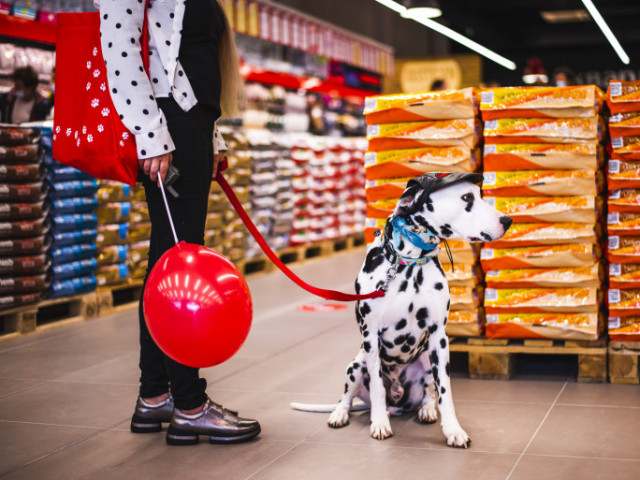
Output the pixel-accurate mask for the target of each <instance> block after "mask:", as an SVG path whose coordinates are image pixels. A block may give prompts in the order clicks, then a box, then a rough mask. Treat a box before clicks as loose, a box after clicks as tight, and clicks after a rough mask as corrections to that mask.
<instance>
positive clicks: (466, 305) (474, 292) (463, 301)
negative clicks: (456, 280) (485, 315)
mask: <svg viewBox="0 0 640 480" xmlns="http://www.w3.org/2000/svg"><path fill="white" fill-rule="evenodd" d="M479 290H481V289H480V288H472V287H449V293H450V295H451V311H459V310H463V311H467V312H469V311H474V310H477V309H478V306H479V305H480V296H479V295H478V292H479Z"/></svg>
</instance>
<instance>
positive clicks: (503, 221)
mask: <svg viewBox="0 0 640 480" xmlns="http://www.w3.org/2000/svg"><path fill="white" fill-rule="evenodd" d="M500 223H501V224H502V226H503V227H504V231H505V232H506V231H507V230H509V227H510V226H511V224H512V223H513V220H511V217H508V216H506V215H503V216H502V217H500Z"/></svg>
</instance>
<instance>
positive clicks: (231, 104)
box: [218, 0, 245, 118]
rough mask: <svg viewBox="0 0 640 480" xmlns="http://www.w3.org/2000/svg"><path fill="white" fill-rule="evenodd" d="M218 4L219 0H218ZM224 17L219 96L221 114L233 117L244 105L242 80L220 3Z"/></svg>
mask: <svg viewBox="0 0 640 480" xmlns="http://www.w3.org/2000/svg"><path fill="white" fill-rule="evenodd" d="M218 3H219V4H220V0H218ZM220 8H221V9H222V11H223V17H224V24H225V28H224V34H223V35H222V38H221V39H220V45H219V46H218V61H219V64H220V77H221V80H222V94H221V96H220V107H221V109H222V116H223V117H226V118H231V117H234V116H235V115H237V114H238V112H239V110H240V109H241V108H242V107H243V106H244V101H245V95H244V81H243V79H242V76H241V75H240V70H239V66H240V65H239V63H238V50H237V48H236V41H235V38H234V32H233V29H232V28H231V25H230V24H229V19H228V18H227V14H226V12H225V11H224V7H223V6H222V5H220Z"/></svg>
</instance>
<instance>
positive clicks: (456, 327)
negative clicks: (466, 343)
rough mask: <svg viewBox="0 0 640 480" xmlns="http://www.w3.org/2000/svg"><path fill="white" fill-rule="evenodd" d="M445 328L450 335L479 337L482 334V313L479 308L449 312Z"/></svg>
mask: <svg viewBox="0 0 640 480" xmlns="http://www.w3.org/2000/svg"><path fill="white" fill-rule="evenodd" d="M445 330H446V332H447V335H448V336H449V337H478V336H480V335H481V334H482V315H481V313H480V311H479V310H456V311H452V312H449V319H448V320H447V326H446V329H445Z"/></svg>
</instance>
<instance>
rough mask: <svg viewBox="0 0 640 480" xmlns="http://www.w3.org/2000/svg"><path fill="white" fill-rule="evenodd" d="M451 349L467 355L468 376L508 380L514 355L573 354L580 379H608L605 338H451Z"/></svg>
mask: <svg viewBox="0 0 640 480" xmlns="http://www.w3.org/2000/svg"><path fill="white" fill-rule="evenodd" d="M449 349H450V351H452V352H466V353H468V354H469V376H470V377H471V378H483V379H500V380H507V379H510V378H511V377H513V374H514V370H515V363H516V362H515V360H516V359H515V355H517V354H537V355H575V356H576V357H577V361H578V381H579V382H590V383H595V382H598V383H599V382H606V381H607V346H606V340H605V339H601V340H596V341H576V340H546V339H545V340H537V339H536V340H533V339H532V340H518V339H502V338H498V339H489V338H458V339H450V346H449Z"/></svg>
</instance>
